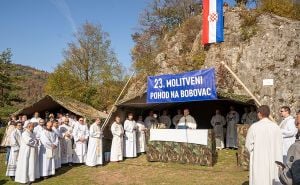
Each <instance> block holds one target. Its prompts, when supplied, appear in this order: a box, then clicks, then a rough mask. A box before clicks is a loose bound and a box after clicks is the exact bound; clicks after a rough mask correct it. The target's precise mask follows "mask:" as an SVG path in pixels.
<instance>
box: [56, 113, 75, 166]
mask: <svg viewBox="0 0 300 185" xmlns="http://www.w3.org/2000/svg"><path fill="white" fill-rule="evenodd" d="M59 131H60V133H61V134H62V136H63V139H62V140H61V163H62V164H69V166H72V164H71V163H72V162H73V148H72V139H73V135H72V132H73V128H72V127H71V126H70V125H69V119H68V118H66V119H65V121H64V122H63V124H62V125H60V126H59Z"/></svg>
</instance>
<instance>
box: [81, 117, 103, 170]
mask: <svg viewBox="0 0 300 185" xmlns="http://www.w3.org/2000/svg"><path fill="white" fill-rule="evenodd" d="M100 124H101V121H100V118H97V119H96V121H95V123H93V124H92V125H91V127H90V135H89V137H90V138H89V145H88V151H87V158H86V162H85V164H86V165H88V166H96V165H101V164H103V155H102V136H103V134H102V131H101V127H100Z"/></svg>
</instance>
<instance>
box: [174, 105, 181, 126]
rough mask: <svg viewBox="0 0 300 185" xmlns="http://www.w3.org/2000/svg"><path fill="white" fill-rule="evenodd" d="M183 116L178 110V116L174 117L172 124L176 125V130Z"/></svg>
mask: <svg viewBox="0 0 300 185" xmlns="http://www.w3.org/2000/svg"><path fill="white" fill-rule="evenodd" d="M182 116H183V115H182V114H181V110H180V109H178V110H177V115H176V116H174V117H173V119H172V122H173V125H174V127H175V128H177V125H178V123H179V120H180V118H181V117H182Z"/></svg>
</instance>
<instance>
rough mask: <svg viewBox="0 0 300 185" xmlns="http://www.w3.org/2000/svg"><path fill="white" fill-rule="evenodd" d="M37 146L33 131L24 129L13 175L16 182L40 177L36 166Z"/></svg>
mask: <svg viewBox="0 0 300 185" xmlns="http://www.w3.org/2000/svg"><path fill="white" fill-rule="evenodd" d="M37 146H38V140H37V139H36V138H35V135H34V133H32V132H30V131H29V130H28V129H25V130H24V132H23V133H22V138H21V145H20V151H21V152H20V153H19V156H18V162H17V169H16V176H15V181H16V182H19V183H28V182H33V181H34V180H35V179H38V178H40V174H39V168H38V166H37V161H38V160H39V158H38V153H37Z"/></svg>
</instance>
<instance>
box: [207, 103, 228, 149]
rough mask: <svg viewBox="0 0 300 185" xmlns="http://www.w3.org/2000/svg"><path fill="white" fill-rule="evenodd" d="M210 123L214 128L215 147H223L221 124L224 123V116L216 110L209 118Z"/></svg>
mask: <svg viewBox="0 0 300 185" xmlns="http://www.w3.org/2000/svg"><path fill="white" fill-rule="evenodd" d="M210 123H211V125H212V126H213V128H214V132H215V137H216V148H217V149H223V148H224V131H223V126H224V125H225V124H226V121H225V117H224V116H222V115H221V113H220V110H219V109H217V110H216V115H214V116H213V117H212V118H211V121H210Z"/></svg>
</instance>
